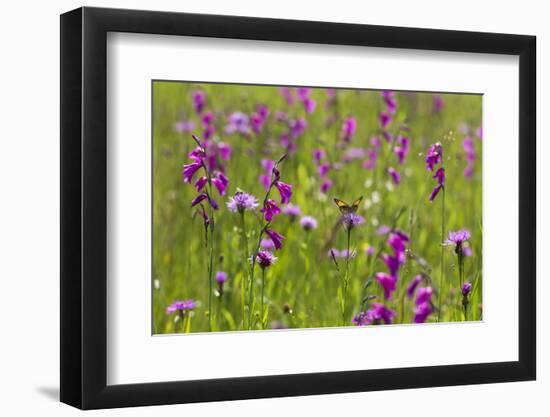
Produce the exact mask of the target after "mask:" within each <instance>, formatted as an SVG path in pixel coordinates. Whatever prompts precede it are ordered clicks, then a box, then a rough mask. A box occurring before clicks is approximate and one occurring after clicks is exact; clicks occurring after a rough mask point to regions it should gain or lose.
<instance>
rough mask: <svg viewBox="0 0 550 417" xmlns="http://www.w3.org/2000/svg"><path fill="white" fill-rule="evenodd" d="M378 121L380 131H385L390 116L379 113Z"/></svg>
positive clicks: (389, 121)
mask: <svg viewBox="0 0 550 417" xmlns="http://www.w3.org/2000/svg"><path fill="white" fill-rule="evenodd" d="M378 121H379V122H380V126H381V127H382V129H385V128H386V127H388V125H389V124H390V123H391V121H392V117H391V114H389V113H386V112H385V111H383V112H380V114H379V115H378Z"/></svg>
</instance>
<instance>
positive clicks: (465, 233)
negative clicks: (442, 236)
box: [445, 229, 471, 247]
mask: <svg viewBox="0 0 550 417" xmlns="http://www.w3.org/2000/svg"><path fill="white" fill-rule="evenodd" d="M470 237H471V235H470V231H469V230H467V229H462V230H458V231H456V232H449V237H448V238H447V240H446V241H445V244H447V245H456V246H457V247H458V246H462V244H463V243H464V242H466V241H467V240H469V239H470Z"/></svg>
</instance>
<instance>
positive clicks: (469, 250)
mask: <svg viewBox="0 0 550 417" xmlns="http://www.w3.org/2000/svg"><path fill="white" fill-rule="evenodd" d="M462 254H463V255H464V256H472V248H471V247H469V246H464V247H463V248H462Z"/></svg>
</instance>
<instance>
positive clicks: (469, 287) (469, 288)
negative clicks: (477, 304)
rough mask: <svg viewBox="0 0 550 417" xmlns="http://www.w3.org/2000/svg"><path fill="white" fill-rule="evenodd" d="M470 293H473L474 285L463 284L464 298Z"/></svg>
mask: <svg viewBox="0 0 550 417" xmlns="http://www.w3.org/2000/svg"><path fill="white" fill-rule="evenodd" d="M470 291H472V283H471V282H468V281H466V282H465V283H464V284H462V295H463V296H464V297H467V296H468V294H470Z"/></svg>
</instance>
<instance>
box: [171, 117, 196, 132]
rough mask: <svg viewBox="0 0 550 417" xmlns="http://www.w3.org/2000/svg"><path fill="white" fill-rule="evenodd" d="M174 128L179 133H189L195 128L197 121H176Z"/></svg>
mask: <svg viewBox="0 0 550 417" xmlns="http://www.w3.org/2000/svg"><path fill="white" fill-rule="evenodd" d="M174 128H175V129H176V132H178V133H189V132H192V131H193V130H194V129H195V122H193V121H192V120H182V121H180V122H176V124H175V126H174Z"/></svg>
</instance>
